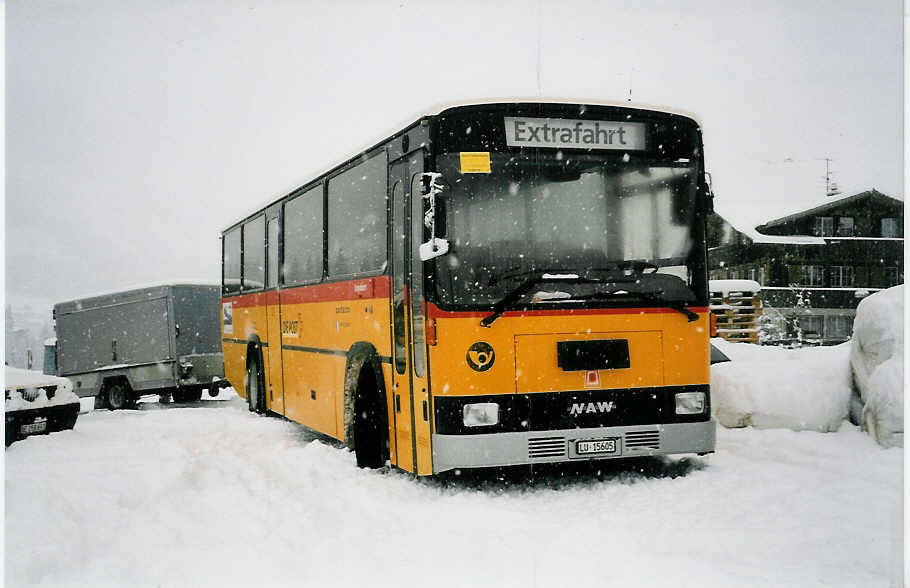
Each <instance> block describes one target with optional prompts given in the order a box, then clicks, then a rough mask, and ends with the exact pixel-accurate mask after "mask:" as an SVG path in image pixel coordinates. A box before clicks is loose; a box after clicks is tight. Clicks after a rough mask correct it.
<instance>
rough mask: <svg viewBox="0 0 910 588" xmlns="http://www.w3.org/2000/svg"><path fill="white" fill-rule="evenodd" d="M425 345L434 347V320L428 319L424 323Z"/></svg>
mask: <svg viewBox="0 0 910 588" xmlns="http://www.w3.org/2000/svg"><path fill="white" fill-rule="evenodd" d="M426 331H427V333H426V335H427V345H436V319H434V318H428V319H427V322H426Z"/></svg>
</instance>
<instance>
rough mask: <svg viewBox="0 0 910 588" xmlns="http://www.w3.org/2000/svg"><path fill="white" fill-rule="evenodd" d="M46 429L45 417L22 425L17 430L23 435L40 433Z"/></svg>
mask: <svg viewBox="0 0 910 588" xmlns="http://www.w3.org/2000/svg"><path fill="white" fill-rule="evenodd" d="M46 429H47V419H41V420H37V421H35V422H34V423H29V424H27V425H22V426H21V427H19V432H20V433H22V434H23V435H31V434H32V433H41V432H42V431H45V430H46Z"/></svg>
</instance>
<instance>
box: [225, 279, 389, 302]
mask: <svg viewBox="0 0 910 588" xmlns="http://www.w3.org/2000/svg"><path fill="white" fill-rule="evenodd" d="M390 290H391V289H390V283H389V277H388V276H376V277H372V278H363V279H359V280H346V281H343V282H329V283H327V284H313V285H312V286H297V287H294V288H288V289H286V290H281V293H280V296H281V304H303V303H306V302H337V301H342V300H359V299H368V298H388V297H389V292H390ZM278 297H279V293H278V291H277V290H270V291H268V292H257V293H255V294H241V295H239V296H231V297H230V298H223V299H222V301H223V302H232V303H233V305H234V307H235V308H251V307H254V306H265V305H266V304H269V305H275V304H278Z"/></svg>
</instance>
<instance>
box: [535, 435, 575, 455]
mask: <svg viewBox="0 0 910 588" xmlns="http://www.w3.org/2000/svg"><path fill="white" fill-rule="evenodd" d="M565 455H566V438H565V437H538V438H536V439H528V457H529V458H530V459H540V458H543V457H565Z"/></svg>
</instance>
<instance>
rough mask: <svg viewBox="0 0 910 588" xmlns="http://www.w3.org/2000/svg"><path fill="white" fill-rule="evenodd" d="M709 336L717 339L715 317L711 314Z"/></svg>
mask: <svg viewBox="0 0 910 588" xmlns="http://www.w3.org/2000/svg"><path fill="white" fill-rule="evenodd" d="M711 336H712V337H717V315H716V314H714V313H713V312H712V313H711Z"/></svg>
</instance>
